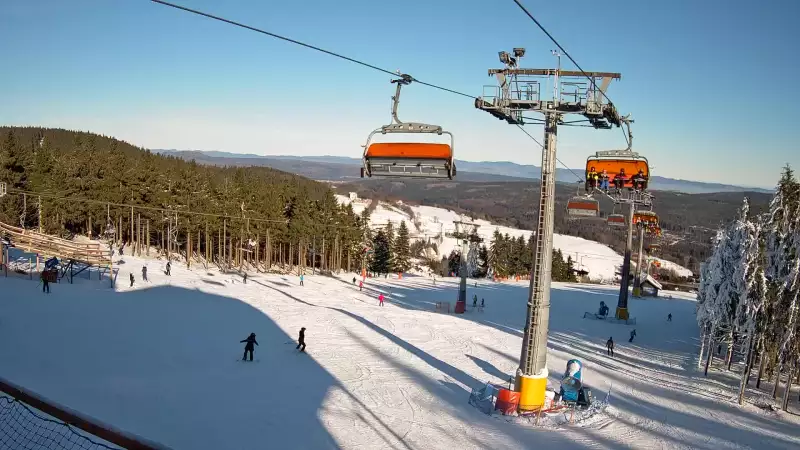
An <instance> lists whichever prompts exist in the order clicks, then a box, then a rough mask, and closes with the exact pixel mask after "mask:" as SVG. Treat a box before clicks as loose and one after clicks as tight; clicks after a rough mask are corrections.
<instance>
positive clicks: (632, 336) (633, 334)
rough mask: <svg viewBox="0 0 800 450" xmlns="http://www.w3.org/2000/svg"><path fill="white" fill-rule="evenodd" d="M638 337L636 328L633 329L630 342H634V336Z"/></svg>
mask: <svg viewBox="0 0 800 450" xmlns="http://www.w3.org/2000/svg"><path fill="white" fill-rule="evenodd" d="M635 337H636V330H633V331H631V338H630V339H628V342H633V338H635Z"/></svg>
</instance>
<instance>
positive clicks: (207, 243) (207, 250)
mask: <svg viewBox="0 0 800 450" xmlns="http://www.w3.org/2000/svg"><path fill="white" fill-rule="evenodd" d="M210 242H211V241H209V236H208V220H206V269H208V259H209V257H210V255H211V251H210V249H211V248H213V247H212V246H211V245H210V244H209V243H210Z"/></svg>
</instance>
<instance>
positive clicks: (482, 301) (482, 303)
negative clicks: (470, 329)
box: [481, 299, 486, 308]
mask: <svg viewBox="0 0 800 450" xmlns="http://www.w3.org/2000/svg"><path fill="white" fill-rule="evenodd" d="M484 301H485V300H484V299H481V308H483V307H484V306H486V304H485V303H484Z"/></svg>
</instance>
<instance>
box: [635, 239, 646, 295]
mask: <svg viewBox="0 0 800 450" xmlns="http://www.w3.org/2000/svg"><path fill="white" fill-rule="evenodd" d="M642 252H644V226H643V225H642V224H639V257H638V259H637V260H636V276H635V277H634V279H633V288H634V289H636V292H637V293H639V291H640V290H641V286H642V258H643V255H642Z"/></svg>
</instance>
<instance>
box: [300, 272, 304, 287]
mask: <svg viewBox="0 0 800 450" xmlns="http://www.w3.org/2000/svg"><path fill="white" fill-rule="evenodd" d="M302 285H303V274H302V273H301V274H300V286H302Z"/></svg>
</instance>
